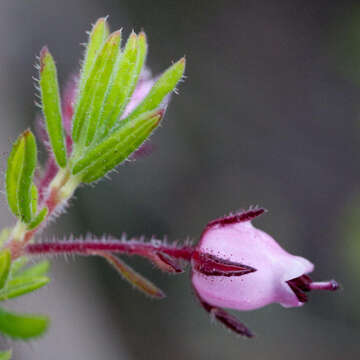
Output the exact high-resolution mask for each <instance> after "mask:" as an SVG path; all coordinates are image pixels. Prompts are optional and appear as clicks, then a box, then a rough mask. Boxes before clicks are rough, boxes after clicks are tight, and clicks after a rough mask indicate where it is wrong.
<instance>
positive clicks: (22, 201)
mask: <svg viewBox="0 0 360 360" xmlns="http://www.w3.org/2000/svg"><path fill="white" fill-rule="evenodd" d="M23 134H24V139H25V153H24V162H23V167H22V173H21V178H20V183H19V188H18V208H19V211H20V218H21V220H22V221H23V222H25V223H29V222H30V221H31V219H32V186H33V177H34V172H35V168H36V163H37V149H36V141H35V137H34V135H33V133H32V132H31V131H30V130H26V131H25V132H24V133H23Z"/></svg>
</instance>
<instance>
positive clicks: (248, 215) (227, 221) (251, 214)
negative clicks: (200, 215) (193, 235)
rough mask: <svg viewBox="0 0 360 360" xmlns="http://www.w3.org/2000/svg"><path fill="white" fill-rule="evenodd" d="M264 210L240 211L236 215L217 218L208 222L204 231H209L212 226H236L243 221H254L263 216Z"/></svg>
mask: <svg viewBox="0 0 360 360" xmlns="http://www.w3.org/2000/svg"><path fill="white" fill-rule="evenodd" d="M265 211H266V210H265V209H263V208H253V209H252V208H250V209H249V210H246V211H241V212H238V213H237V214H231V215H228V216H224V217H222V218H218V219H215V220H212V221H210V222H209V223H208V224H207V225H206V228H205V231H206V230H209V229H210V228H212V227H214V226H225V225H231V224H236V223H239V222H244V221H251V220H253V219H255V218H256V217H258V216H260V215H261V214H263V213H264V212H265Z"/></svg>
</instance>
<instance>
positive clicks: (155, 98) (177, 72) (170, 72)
mask: <svg viewBox="0 0 360 360" xmlns="http://www.w3.org/2000/svg"><path fill="white" fill-rule="evenodd" d="M184 71H185V58H182V59H180V60H179V61H178V62H176V63H175V64H173V65H172V66H170V68H169V69H167V70H166V71H165V72H164V73H163V74H162V75H161V76H160V78H159V79H158V80H157V81H156V83H155V84H154V86H153V87H152V88H151V90H150V91H149V93H148V95H147V96H146V97H145V99H144V100H143V101H142V102H141V103H140V104H139V105H138V106H137V107H136V109H135V110H134V111H133V112H132V113H131V114H130V115H129V116H128V117H127V118H126V119H124V120H123V121H125V122H127V121H131V120H132V119H134V118H136V117H137V116H139V115H140V114H141V113H143V112H146V111H151V110H154V109H156V108H157V107H158V106H159V105H160V104H161V102H162V101H163V99H164V98H165V96H166V95H168V94H170V93H171V92H172V91H173V90H174V89H175V86H176V84H177V83H178V82H179V81H180V80H181V78H182V77H183V75H184Z"/></svg>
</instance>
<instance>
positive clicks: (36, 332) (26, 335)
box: [0, 308, 50, 340]
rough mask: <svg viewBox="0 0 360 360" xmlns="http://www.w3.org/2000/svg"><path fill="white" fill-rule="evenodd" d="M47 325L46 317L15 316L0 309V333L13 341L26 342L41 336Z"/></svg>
mask: <svg viewBox="0 0 360 360" xmlns="http://www.w3.org/2000/svg"><path fill="white" fill-rule="evenodd" d="M49 323H50V321H49V319H48V317H46V316H42V315H27V314H16V313H13V312H9V311H5V310H4V309H1V308H0V332H1V333H3V334H4V335H7V336H10V337H12V338H15V339H23V340H28V339H31V338H34V337H38V336H41V335H43V334H44V333H45V331H46V330H47V328H48V327H49Z"/></svg>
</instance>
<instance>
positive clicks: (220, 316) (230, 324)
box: [194, 289, 255, 338]
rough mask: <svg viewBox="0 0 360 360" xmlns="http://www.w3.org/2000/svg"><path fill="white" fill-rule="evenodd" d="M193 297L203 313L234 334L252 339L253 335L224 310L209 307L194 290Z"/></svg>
mask: <svg viewBox="0 0 360 360" xmlns="http://www.w3.org/2000/svg"><path fill="white" fill-rule="evenodd" d="M194 291H195V295H196V297H197V298H198V300H199V302H200V304H201V306H202V307H203V308H204V310H205V311H207V312H208V313H209V314H210V315H212V316H213V317H214V319H216V320H217V321H220V322H221V323H222V324H223V325H225V326H226V327H227V328H228V329H230V330H231V331H234V332H235V333H237V334H239V335H242V336H246V337H248V338H252V337H254V336H255V335H254V334H253V333H252V332H251V331H250V330H249V329H248V328H247V327H246V326H245V325H244V324H243V323H242V322H240V321H239V320H238V319H237V318H236V317H235V316H232V315H231V314H229V313H228V312H226V311H225V310H223V309H221V308H219V307H216V306H213V305H210V304H209V303H208V302H206V301H205V300H204V299H203V298H202V297H201V296H200V295H199V294H198V292H197V291H196V290H195V289H194Z"/></svg>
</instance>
